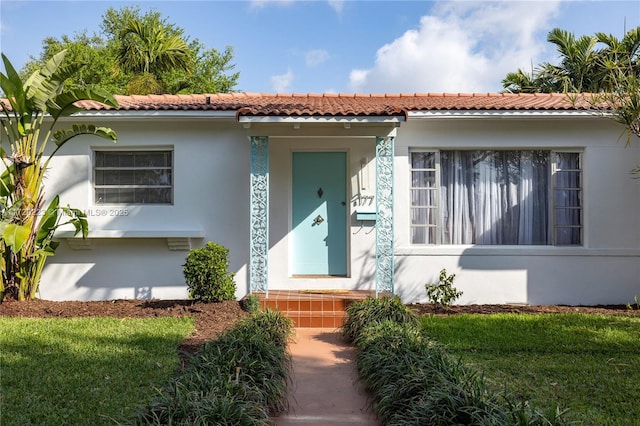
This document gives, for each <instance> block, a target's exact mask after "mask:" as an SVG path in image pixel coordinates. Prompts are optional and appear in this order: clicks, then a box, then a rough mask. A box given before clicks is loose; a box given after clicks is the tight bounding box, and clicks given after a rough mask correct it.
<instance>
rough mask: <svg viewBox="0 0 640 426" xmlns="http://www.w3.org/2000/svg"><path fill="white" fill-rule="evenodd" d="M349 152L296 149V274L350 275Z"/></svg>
mask: <svg viewBox="0 0 640 426" xmlns="http://www.w3.org/2000/svg"><path fill="white" fill-rule="evenodd" d="M346 175H347V154H346V153H345V152H294V153H293V184H292V186H293V188H292V196H293V203H292V204H293V206H292V207H293V214H292V219H293V221H292V253H291V254H292V259H291V262H292V265H291V270H292V274H293V275H320V276H323V275H334V276H336V275H337V276H346V275H347V198H346V197H347V189H346V187H347V179H346Z"/></svg>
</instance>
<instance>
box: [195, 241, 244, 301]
mask: <svg viewBox="0 0 640 426" xmlns="http://www.w3.org/2000/svg"><path fill="white" fill-rule="evenodd" d="M228 256H229V249H228V248H226V247H224V246H221V245H219V244H215V243H212V242H211V241H209V242H208V243H207V244H206V245H205V246H204V247H202V248H198V249H192V250H190V251H189V255H188V256H187V261H186V263H185V264H184V265H183V273H184V278H185V280H186V282H187V287H188V289H189V297H190V298H192V299H196V300H202V301H205V302H222V301H223V300H233V299H234V298H235V294H236V283H235V281H234V280H233V273H230V272H229V271H228V268H229V260H228Z"/></svg>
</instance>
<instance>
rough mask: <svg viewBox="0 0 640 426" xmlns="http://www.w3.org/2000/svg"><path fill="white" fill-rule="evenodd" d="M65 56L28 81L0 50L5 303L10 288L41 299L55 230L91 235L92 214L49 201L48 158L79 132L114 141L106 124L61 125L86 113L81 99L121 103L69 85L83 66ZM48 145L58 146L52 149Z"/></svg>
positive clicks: (0, 233)
mask: <svg viewBox="0 0 640 426" xmlns="http://www.w3.org/2000/svg"><path fill="white" fill-rule="evenodd" d="M66 53H67V52H66V51H64V50H63V51H61V52H59V53H57V54H55V55H53V56H52V57H51V59H50V60H49V61H47V63H46V64H45V65H44V66H43V67H42V68H41V69H38V70H36V71H34V72H33V73H32V74H31V75H30V76H29V77H28V78H26V79H25V80H24V81H23V80H22V79H21V78H20V76H19V75H18V73H17V71H16V70H15V68H14V67H13V65H12V64H11V62H10V61H9V60H8V59H7V58H6V57H5V56H4V55H2V61H3V63H4V68H5V71H6V75H5V74H3V73H0V88H1V89H2V91H3V93H4V94H5V96H6V99H4V100H3V101H2V103H1V106H2V115H1V116H0V121H1V122H2V133H1V144H0V157H1V158H2V164H3V168H2V170H3V171H2V174H1V175H0V250H1V251H2V259H1V262H2V276H1V281H0V301H1V300H2V299H3V298H4V296H5V294H6V292H10V293H11V294H12V295H13V296H14V297H16V298H17V299H19V300H24V299H32V298H34V297H35V296H36V292H37V290H38V285H39V282H40V276H41V273H42V270H43V268H44V265H45V262H46V260H47V258H48V257H49V256H51V255H53V254H54V253H55V250H56V248H57V247H58V242H56V241H54V240H53V236H54V232H55V230H56V229H57V228H59V227H61V226H63V225H67V224H71V225H73V226H74V228H75V232H76V234H77V233H81V234H82V235H83V236H84V237H86V235H87V232H88V224H87V219H86V217H85V215H84V214H83V213H82V212H81V211H80V210H78V209H74V208H71V207H69V206H67V207H64V206H62V205H60V199H59V197H58V196H55V197H53V198H52V199H51V201H49V204H48V205H47V206H45V204H44V203H45V197H44V187H43V180H44V177H45V173H46V171H47V169H48V167H49V163H50V161H51V159H52V158H53V157H54V156H55V154H56V153H57V152H58V150H59V149H60V148H62V146H64V144H66V143H67V142H68V141H69V140H71V139H73V138H74V137H76V136H79V135H85V134H89V135H96V136H100V137H103V138H106V139H109V140H113V141H115V140H116V134H115V132H114V131H113V130H111V129H109V128H105V127H96V126H94V125H90V124H72V125H71V126H70V127H69V128H56V125H57V124H58V123H59V120H60V119H61V118H63V117H68V116H70V115H71V114H73V113H75V112H78V111H80V110H81V108H79V107H78V106H77V105H76V102H78V101H81V100H94V101H98V102H101V103H103V104H105V105H108V106H113V107H115V106H117V102H116V100H115V99H114V98H113V96H112V95H110V94H109V93H108V92H106V91H104V90H102V89H98V88H84V89H80V88H76V89H73V90H69V89H65V86H64V82H65V81H66V80H67V79H68V78H70V77H71V76H73V75H75V74H77V72H78V71H79V69H80V67H81V66H80V64H78V63H73V64H69V65H67V64H65V62H64V60H65V56H66ZM54 128H55V129H54ZM50 143H53V144H54V146H53V147H52V149H47V148H48V145H49V144H50Z"/></svg>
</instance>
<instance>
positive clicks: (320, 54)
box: [304, 49, 329, 68]
mask: <svg viewBox="0 0 640 426" xmlns="http://www.w3.org/2000/svg"><path fill="white" fill-rule="evenodd" d="M327 59H329V52H327V51H326V50H323V49H314V50H309V51H308V52H307V53H305V54H304V60H305V63H306V64H307V66H308V67H309V68H313V67H315V66H317V65H320V64H321V63H323V62H324V61H326V60H327Z"/></svg>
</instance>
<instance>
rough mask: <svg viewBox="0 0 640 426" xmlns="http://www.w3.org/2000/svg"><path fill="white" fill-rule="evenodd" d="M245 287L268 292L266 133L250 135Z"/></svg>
mask: <svg viewBox="0 0 640 426" xmlns="http://www.w3.org/2000/svg"><path fill="white" fill-rule="evenodd" d="M250 203H251V204H250V208H251V217H250V232H249V235H250V238H251V241H250V243H249V245H250V252H249V289H250V291H251V293H254V292H256V291H258V292H264V293H267V294H268V293H269V283H268V271H269V269H268V255H269V137H268V136H251V200H250Z"/></svg>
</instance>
